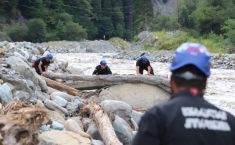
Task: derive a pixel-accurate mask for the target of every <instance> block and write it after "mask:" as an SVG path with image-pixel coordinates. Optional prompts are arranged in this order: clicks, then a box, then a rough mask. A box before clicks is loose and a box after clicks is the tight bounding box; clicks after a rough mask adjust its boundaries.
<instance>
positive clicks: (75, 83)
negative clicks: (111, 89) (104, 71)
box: [65, 81, 120, 90]
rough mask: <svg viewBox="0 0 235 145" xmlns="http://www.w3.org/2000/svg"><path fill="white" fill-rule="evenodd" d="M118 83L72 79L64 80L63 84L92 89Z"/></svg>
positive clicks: (80, 88) (81, 88)
mask: <svg viewBox="0 0 235 145" xmlns="http://www.w3.org/2000/svg"><path fill="white" fill-rule="evenodd" d="M117 84H120V83H115V82H113V83H110V82H88V81H73V82H66V83H65V85H67V86H70V87H73V88H75V89H79V90H94V89H101V88H104V87H108V86H113V85H117Z"/></svg>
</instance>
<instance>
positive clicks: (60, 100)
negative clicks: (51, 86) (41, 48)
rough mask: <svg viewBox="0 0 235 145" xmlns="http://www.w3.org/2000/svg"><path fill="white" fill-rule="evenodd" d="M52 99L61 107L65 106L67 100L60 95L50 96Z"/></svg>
mask: <svg viewBox="0 0 235 145" xmlns="http://www.w3.org/2000/svg"><path fill="white" fill-rule="evenodd" d="M51 99H52V101H54V102H55V103H56V104H58V105H59V106H61V107H65V106H66V105H67V103H68V101H67V100H65V99H64V98H62V97H60V96H55V95H54V96H51Z"/></svg>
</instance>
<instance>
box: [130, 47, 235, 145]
mask: <svg viewBox="0 0 235 145" xmlns="http://www.w3.org/2000/svg"><path fill="white" fill-rule="evenodd" d="M210 66H211V64H210V56H209V53H208V52H207V50H206V48H205V47H204V46H203V45H201V44H196V43H184V44H182V45H181V46H180V47H179V48H178V49H177V50H176V53H175V56H174V59H173V62H172V64H171V68H170V70H171V72H172V75H171V80H170V84H171V90H172V96H171V97H170V99H169V100H167V101H166V102H163V103H160V104H158V105H156V106H154V107H153V108H151V109H150V110H148V111H147V112H146V113H145V114H144V115H143V117H142V119H141V121H140V124H139V130H138V132H137V135H136V136H135V138H134V140H133V145H225V144H226V145H235V118H234V116H232V115H231V114H230V113H228V112H225V111H223V110H221V109H219V108H217V107H216V106H214V105H212V104H210V103H209V102H207V101H206V100H205V99H204V98H203V95H204V92H205V90H206V84H207V79H208V77H209V76H210V74H211V72H210Z"/></svg>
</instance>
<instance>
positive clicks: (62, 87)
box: [43, 77, 80, 96]
mask: <svg viewBox="0 0 235 145" xmlns="http://www.w3.org/2000/svg"><path fill="white" fill-rule="evenodd" d="M43 79H44V80H45V81H46V83H47V85H48V86H49V87H51V88H54V89H56V90H59V91H62V92H66V93H68V94H70V95H73V96H79V95H80V91H79V90H77V89H74V88H72V87H69V86H66V85H64V84H62V83H59V82H56V81H53V80H51V79H48V78H46V77H43Z"/></svg>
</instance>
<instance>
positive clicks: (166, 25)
mask: <svg viewBox="0 0 235 145" xmlns="http://www.w3.org/2000/svg"><path fill="white" fill-rule="evenodd" d="M179 26H180V25H179V23H178V21H177V18H176V17H170V16H158V17H155V18H154V19H153V22H152V27H151V28H152V30H153V31H161V30H167V31H173V30H177V29H179Z"/></svg>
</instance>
